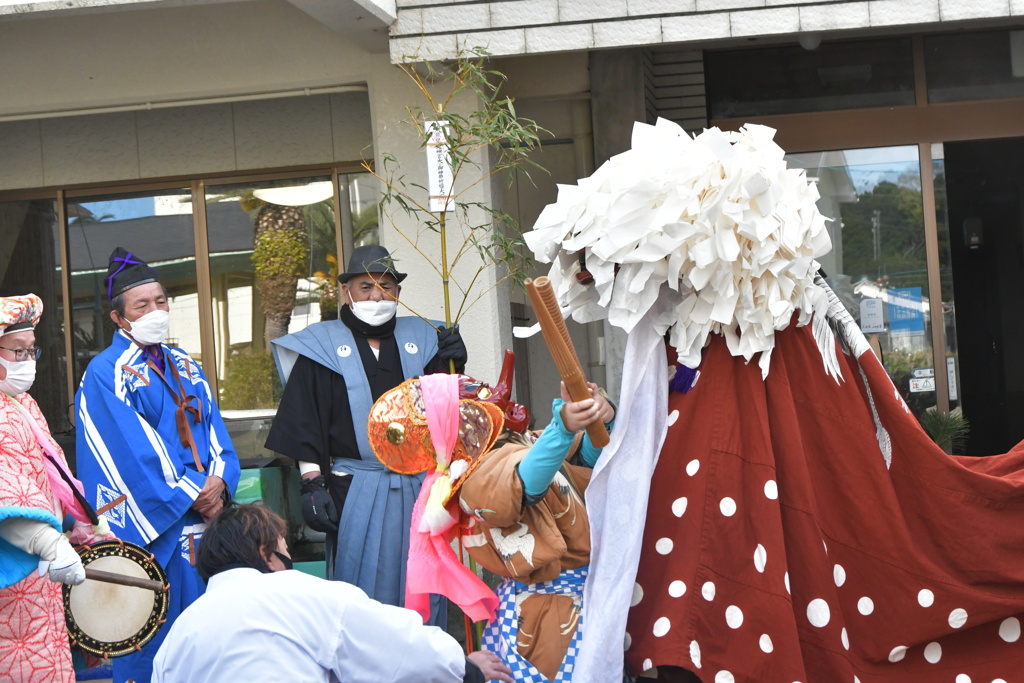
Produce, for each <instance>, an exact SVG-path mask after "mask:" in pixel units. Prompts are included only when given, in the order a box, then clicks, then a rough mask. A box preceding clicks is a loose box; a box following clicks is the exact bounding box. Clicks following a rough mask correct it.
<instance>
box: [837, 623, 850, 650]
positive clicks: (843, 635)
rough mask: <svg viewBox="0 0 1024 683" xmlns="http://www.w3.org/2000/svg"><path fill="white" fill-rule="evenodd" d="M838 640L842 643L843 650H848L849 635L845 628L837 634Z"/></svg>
mask: <svg viewBox="0 0 1024 683" xmlns="http://www.w3.org/2000/svg"><path fill="white" fill-rule="evenodd" d="M839 637H840V639H841V640H842V641H843V649H844V650H849V649H850V635H849V634H848V633H847V632H846V627H843V631H842V633H840V634H839Z"/></svg>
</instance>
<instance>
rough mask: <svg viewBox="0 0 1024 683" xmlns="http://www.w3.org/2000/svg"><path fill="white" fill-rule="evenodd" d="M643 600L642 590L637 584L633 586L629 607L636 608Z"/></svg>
mask: <svg viewBox="0 0 1024 683" xmlns="http://www.w3.org/2000/svg"><path fill="white" fill-rule="evenodd" d="M643 599H644V589H643V588H641V587H640V584H639V583H634V584H633V597H632V598H631V599H630V601H629V606H630V607H636V606H637V605H639V604H640V601H641V600H643Z"/></svg>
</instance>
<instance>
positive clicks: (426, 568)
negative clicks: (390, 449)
mask: <svg viewBox="0 0 1024 683" xmlns="http://www.w3.org/2000/svg"><path fill="white" fill-rule="evenodd" d="M420 391H421V393H422V395H423V404H424V408H425V411H426V415H427V425H428V427H429V429H430V439H431V441H432V443H433V445H434V451H435V452H436V453H437V462H438V467H437V468H436V469H435V470H434V471H433V472H431V473H430V474H428V475H427V477H426V479H425V480H424V481H423V487H422V488H421V489H420V495H419V497H418V498H417V499H416V505H415V506H413V510H412V529H411V532H410V536H409V560H408V566H407V569H406V579H405V606H406V607H407V608H408V609H413V610H416V611H417V612H419V614H420V616H422V617H423V621H424V622H426V621H429V620H430V594H431V593H433V594H437V595H444V596H445V597H447V598H448V599H449V600H451V601H452V602H454V603H455V604H456V605H458V606H459V607H460V608H461V609H462V611H463V612H465V613H466V614H467V615H468V616H469V618H470V619H472V620H473V621H483V620H487V621H491V620H493V619H494V613H495V610H496V609H497V607H498V596H497V595H495V594H494V592H493V591H492V590H491V589H490V588H488V587H487V584H485V583H484V582H483V581H482V580H480V577H478V576H477V575H476V574H474V573H473V572H471V571H470V570H469V568H468V567H466V566H465V565H464V564H462V563H461V562H459V560H458V558H457V557H456V556H455V551H454V550H452V545H451V544H452V541H453V540H454V539H455V537H456V534H457V532H458V528H459V525H458V524H457V522H458V520H459V509H458V502H457V501H455V500H452V501H451V502H450V503H449V504H448V506H447V507H446V508H443V509H441V510H431V511H429V513H430V515H431V516H432V517H434V518H435V519H436V518H437V517H438V516H440V515H444V514H446V516H447V517H448V519H447V520H444V521H445V523H444V524H438V523H436V522H435V523H432V524H430V525H424V524H423V517H424V513H425V512H428V511H427V505H428V500H429V499H430V493H431V490H432V489H433V488H434V485H435V484H440V483H443V480H444V479H445V478H447V476H448V475H447V471H448V462H449V459H450V458H451V453H452V449H453V448H454V447H455V440H456V439H457V438H458V434H459V384H458V376H456V375H446V374H436V375H425V376H423V377H421V378H420ZM432 504H433V505H439V503H437V501H436V500H435V501H433V502H432ZM421 528H422V530H421ZM430 529H434V531H433V532H432V531H431V530H430Z"/></svg>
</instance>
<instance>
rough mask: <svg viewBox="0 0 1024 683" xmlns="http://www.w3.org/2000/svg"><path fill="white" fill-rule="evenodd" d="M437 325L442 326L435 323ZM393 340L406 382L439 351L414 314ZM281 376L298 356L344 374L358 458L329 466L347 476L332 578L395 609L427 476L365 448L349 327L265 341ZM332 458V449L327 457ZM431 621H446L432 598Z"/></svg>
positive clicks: (322, 327) (366, 400)
mask: <svg viewBox="0 0 1024 683" xmlns="http://www.w3.org/2000/svg"><path fill="white" fill-rule="evenodd" d="M436 324H437V325H438V326H441V325H442V324H441V323H436ZM394 335H395V341H396V342H397V343H398V354H399V356H400V358H401V361H402V374H403V375H404V376H405V377H406V379H409V378H412V377H419V376H420V375H422V374H423V372H424V368H425V366H426V365H427V363H429V362H430V360H431V359H432V358H433V357H434V356H435V355H436V354H437V332H436V330H435V329H434V328H433V327H431V326H430V325H429V324H428V323H426V322H424V321H423V320H420V319H419V318H414V317H399V318H397V319H396V321H395V332H394ZM271 344H272V346H273V349H274V358H275V360H276V361H277V367H278V371H279V372H280V374H281V377H283V378H284V379H285V381H287V378H288V375H289V374H290V373H291V369H292V367H293V366H294V365H295V361H296V360H297V358H298V356H305V357H307V358H309V359H310V360H313V361H315V362H316V363H318V364H319V365H321V366H323V367H325V368H327V369H328V370H330V371H333V372H336V373H338V374H339V375H341V376H342V377H344V378H345V387H346V390H347V392H348V400H349V406H350V409H351V412H352V424H353V426H354V428H355V432H356V433H355V440H356V443H357V444H358V446H359V457H360V459H359V460H355V459H352V458H341V457H338V458H334V464H333V470H334V472H337V473H344V474H348V475H351V476H352V484H351V486H350V488H349V490H348V496H347V497H346V499H345V507H344V509H343V510H342V514H341V523H340V526H339V529H338V536H337V542H336V543H335V544H334V552H335V557H334V573H333V576H332V578H334V579H336V580H339V581H346V582H348V583H352V584H355V585H356V586H359V587H360V588H362V589H363V590H364V591H366V593H367V594H368V595H369V596H370V597H371V598H373V599H375V600H379V601H380V602H383V603H386V604H390V605H398V606H401V605H402V604H403V602H404V599H405V569H406V560H407V558H408V555H409V526H410V524H411V519H412V508H413V504H414V503H415V502H416V497H417V496H418V495H419V491H420V485H421V484H422V483H423V479H424V476H425V474H416V475H406V474H398V473H397V472H392V471H390V470H388V469H386V468H385V467H384V466H383V465H382V464H381V463H380V461H379V460H377V458H376V456H374V454H373V451H372V450H371V449H370V444H369V439H368V438H367V433H366V423H367V420H368V419H369V416H370V409H371V408H372V407H373V397H372V396H371V393H370V386H369V382H368V380H367V378H366V371H365V370H364V369H363V363H362V360H361V359H360V356H359V351H358V350H357V349H356V343H355V338H354V337H353V336H352V332H351V330H349V328H348V327H346V326H345V324H344V323H342V322H341V321H338V320H332V321H327V322H321V323H315V324H313V325H310V326H309V327H307V328H306V329H304V330H301V331H299V332H296V333H295V334H290V335H288V336H285V337H280V338H279V339H275V340H274V341H273V342H271ZM332 455H333V454H332ZM431 602H432V605H431V606H432V610H431V615H432V618H431V623H435V624H437V625H440V626H442V627H443V626H444V625H445V624H444V621H445V610H444V608H443V605H442V603H441V601H440V599H439V598H437V597H436V596H435V597H434V598H433V599H432V601H431Z"/></svg>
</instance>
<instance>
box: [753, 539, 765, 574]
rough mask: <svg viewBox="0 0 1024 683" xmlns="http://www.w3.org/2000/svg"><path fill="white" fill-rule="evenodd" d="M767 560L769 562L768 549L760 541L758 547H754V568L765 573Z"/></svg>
mask: <svg viewBox="0 0 1024 683" xmlns="http://www.w3.org/2000/svg"><path fill="white" fill-rule="evenodd" d="M766 562H768V551H767V550H765V549H764V546H763V545H761V544H760V543H758V544H757V547H756V548H754V569H756V570H757V571H758V573H761V574H763V573H764V565H765V563H766Z"/></svg>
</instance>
